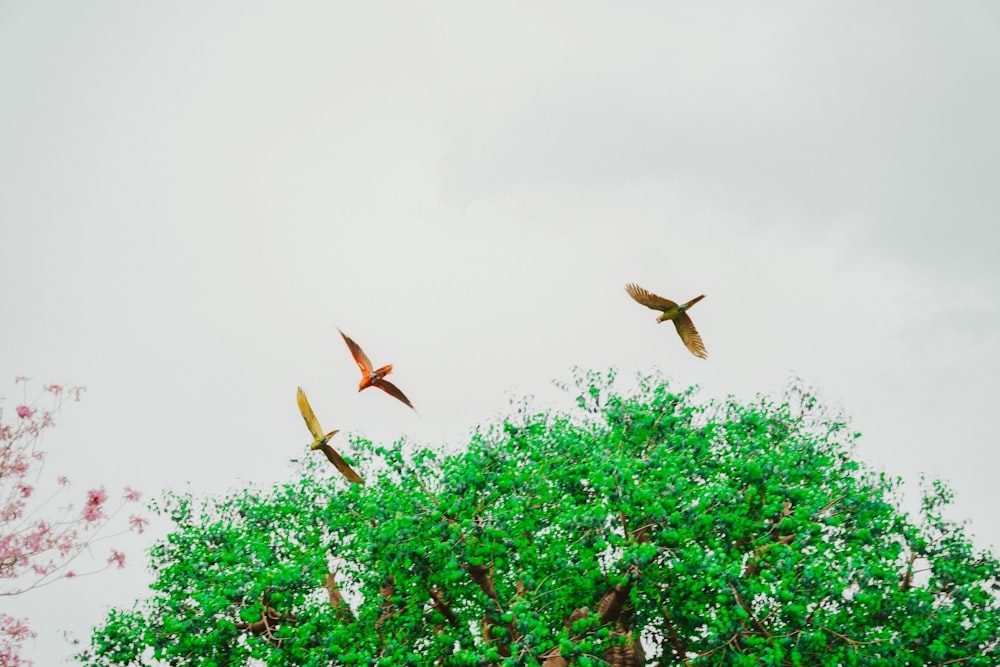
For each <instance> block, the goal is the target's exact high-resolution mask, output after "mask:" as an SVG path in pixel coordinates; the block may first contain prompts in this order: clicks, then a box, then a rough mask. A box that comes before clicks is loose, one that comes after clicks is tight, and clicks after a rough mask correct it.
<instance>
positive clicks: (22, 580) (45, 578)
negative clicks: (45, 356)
mask: <svg viewBox="0 0 1000 667" xmlns="http://www.w3.org/2000/svg"><path fill="white" fill-rule="evenodd" d="M14 382H15V385H17V384H21V385H23V391H24V393H25V394H26V393H27V384H28V378H25V377H18V378H15V381H14ZM83 391H84V388H83V387H63V386H62V385H57V384H50V385H48V386H46V387H44V392H45V395H47V396H48V398H49V399H50V407H48V408H43V407H40V406H38V405H37V401H36V402H31V401H28V400H27V397H26V396H25V398H24V400H23V402H22V403H20V404H19V405H17V406H16V408H15V410H14V419H13V420H10V419H8V418H7V415H5V414H4V411H3V405H2V403H0V596H5V595H21V594H24V593H27V592H28V591H30V590H32V589H34V588H38V587H40V586H45V585H48V584H50V583H53V582H55V581H57V580H59V579H62V578H66V577H70V578H72V577H76V576H82V575H86V574H93V573H94V572H96V571H97V570H103V569H106V568H108V567H111V566H112V565H117V566H118V567H119V568H120V567H123V566H124V565H125V554H123V553H122V552H121V551H118V550H117V549H111V550H110V555H109V556H108V558H107V562H106V563H105V564H104V565H103V566H101V567H98V568H97V570H90V571H86V572H81V571H78V570H73V569H70V566H71V565H72V563H73V562H74V560H75V559H76V558H77V556H79V555H80V554H81V553H82V552H83V551H84V550H85V549H88V548H89V547H91V546H92V545H93V544H94V543H95V542H96V540H97V537H98V534H99V533H100V531H101V530H102V529H103V528H105V527H106V526H107V525H108V524H109V523H110V522H111V521H112V519H113V518H114V517H115V515H116V514H117V513H118V511H120V510H121V509H122V506H123V505H124V504H125V503H128V502H134V501H137V500H138V499H139V494H138V492H136V491H134V490H132V489H129V488H126V490H125V493H124V496H123V498H122V501H121V504H120V505H119V506H118V508H117V509H111V510H110V511H109V507H108V503H107V500H108V494H107V491H105V489H104V488H103V487H102V488H96V489H91V490H89V491H88V492H87V493H86V494H85V495H84V497H83V503H82V506H81V508H80V509H79V510H77V509H76V508H74V506H73V505H72V504H70V505H67V506H64V507H62V508H60V509H59V510H57V511H56V512H54V513H53V512H49V513H46V512H45V510H47V509H48V508H49V506H50V505H51V503H52V502H53V501H54V500H55V498H56V497H58V496H59V495H60V494H61V492H62V491H65V490H66V489H67V488H69V486H70V482H69V479H68V478H66V477H59V478H58V479H57V480H45V479H43V478H42V473H43V469H44V462H45V452H43V451H42V450H40V449H39V447H38V445H39V442H40V440H41V438H42V436H43V434H44V432H45V431H47V430H48V429H50V428H52V427H53V426H55V413H57V412H58V411H59V408H60V407H62V405H63V403H64V402H65V401H66V400H67V399H68V398H70V397H73V398H74V399H75V400H76V401H79V400H80V395H81V394H82V393H83ZM46 481H50V482H54V483H55V485H56V487H57V490H56V492H55V493H54V494H52V495H51V496H50V497H49V498H47V499H39V497H38V493H37V490H38V485H39V483H40V482H42V483H43V484H44V483H45V482H46ZM146 524H147V520H146V519H144V518H143V517H141V516H137V515H134V514H133V515H132V516H131V517H130V518H129V525H130V526H131V528H132V529H133V530H137V531H139V532H142V530H143V529H144V528H145V526H146ZM111 537H113V536H111ZM102 539H103V538H102ZM33 636H34V632H32V630H31V628H30V626H28V624H27V622H26V620H25V619H20V618H14V617H12V616H9V615H7V614H3V613H0V665H5V666H6V665H10V666H12V667H13V666H16V665H26V664H31V663H30V661H27V660H24V659H23V658H21V657H20V656H21V649H22V646H23V643H24V640H25V639H27V638H29V637H33Z"/></svg>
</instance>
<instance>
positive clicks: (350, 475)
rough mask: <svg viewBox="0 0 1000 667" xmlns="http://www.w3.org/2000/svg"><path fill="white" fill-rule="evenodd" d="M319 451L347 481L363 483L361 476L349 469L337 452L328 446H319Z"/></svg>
mask: <svg viewBox="0 0 1000 667" xmlns="http://www.w3.org/2000/svg"><path fill="white" fill-rule="evenodd" d="M320 449H322V450H323V453H324V454H326V458H328V459H330V463H332V464H333V465H334V466H336V468H337V470H339V471H340V474H341V475H343V476H344V477H346V478H347V479H348V480H350V481H352V482H354V483H355V484H364V483H365V480H363V479H361V475H359V474H358V473H356V472H354V469H353V468H351V466H349V465H347V461H345V460H344V458H343V457H342V456H341V455H340V454H338V453H337V450H335V449H334V448H333V447H331V446H330V445H321V446H320Z"/></svg>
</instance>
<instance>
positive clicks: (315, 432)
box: [298, 387, 365, 484]
mask: <svg viewBox="0 0 1000 667" xmlns="http://www.w3.org/2000/svg"><path fill="white" fill-rule="evenodd" d="M298 400H299V412H301V413H302V418H303V419H305V420H306V427H307V428H308V429H309V432H310V433H312V437H313V442H312V444H311V445H309V449H311V450H317V449H319V450H321V451H322V452H323V453H324V454H326V458H328V459H330V463H332V464H333V465H334V466H336V468H337V470H339V471H340V474H342V475H343V476H344V477H346V478H347V479H348V480H350V481H352V482H354V483H355V484H364V483H365V480H363V479H361V475H359V474H358V473H356V472H354V470H353V469H352V468H351V466H349V465H347V461H345V460H344V458H343V457H342V456H341V455H340V454H338V453H337V451H336V450H335V449H334V448H333V447H331V446H330V445H329V444H328V443H329V442H330V439H331V438H332V437H333V436H334V435H336V434H337V433H339V432H340V429H336V430H333V431H330V432H329V433H327V434H325V435H324V434H323V429H322V428H320V425H319V420H318V419H316V415H315V414H313V411H312V408H311V407H310V406H309V399H307V398H306V393H305V392H304V391H302V387H299V394H298Z"/></svg>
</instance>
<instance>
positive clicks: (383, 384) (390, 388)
mask: <svg viewBox="0 0 1000 667" xmlns="http://www.w3.org/2000/svg"><path fill="white" fill-rule="evenodd" d="M375 386H376V387H378V388H379V389H381V390H382V391H384V392H385V393H387V394H389V395H390V396H392V397H394V398H398V399H399V400H401V401H402V402H403V403H406V404H407V405H408V406H410V407H411V408H413V409H414V410H416V408H414V407H413V403H410V399H408V398H407V397H406V394H404V393H403V392H401V391H400V390H399V387H397V386H396V385H394V384H393V383H391V382H389V381H388V380H379V381H378V382H376V383H375Z"/></svg>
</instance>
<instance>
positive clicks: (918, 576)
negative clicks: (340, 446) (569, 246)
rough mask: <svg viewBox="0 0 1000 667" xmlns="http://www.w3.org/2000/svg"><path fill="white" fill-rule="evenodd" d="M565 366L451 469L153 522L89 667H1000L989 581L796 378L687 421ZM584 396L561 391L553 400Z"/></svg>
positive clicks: (995, 571) (945, 496)
mask: <svg viewBox="0 0 1000 667" xmlns="http://www.w3.org/2000/svg"><path fill="white" fill-rule="evenodd" d="M615 387H616V385H615V383H614V382H613V373H608V374H599V373H594V372H587V373H579V374H578V377H577V380H576V383H575V389H576V390H577V391H578V393H579V396H578V398H577V407H576V408H575V409H573V410H570V411H559V410H533V409H531V408H530V407H529V404H528V403H527V402H525V403H522V404H519V405H517V406H514V408H513V409H512V410H511V411H510V414H508V415H507V416H506V417H505V418H503V419H502V420H498V423H496V424H492V425H489V426H483V427H481V428H480V429H478V430H477V431H476V432H475V433H474V434H473V435H472V436H471V437H470V441H469V443H468V445H467V446H466V447H465V448H463V449H462V451H458V452H450V453H449V452H445V451H435V450H433V449H431V448H417V447H412V446H411V445H410V444H409V443H407V442H406V441H401V442H397V443H395V444H394V445H392V446H389V447H381V446H377V445H376V444H374V443H372V442H369V441H366V440H364V439H361V438H353V439H352V440H351V444H352V450H353V452H355V457H354V461H355V462H356V463H357V466H358V467H357V469H358V470H359V472H361V473H362V475H363V476H364V477H365V479H366V481H367V484H366V485H365V486H358V485H353V484H349V483H347V482H346V481H345V480H344V479H343V478H342V477H341V476H340V475H339V474H337V473H336V472H335V471H333V469H332V468H329V467H328V466H327V464H326V463H325V461H324V460H322V459H317V458H316V457H306V458H305V459H304V460H302V461H301V462H300V464H299V465H300V470H299V474H298V475H297V477H296V478H295V479H294V481H291V482H289V483H286V484H281V485H278V486H275V487H273V488H270V489H264V490H261V489H243V490H240V491H236V492H233V493H231V494H229V495H226V496H224V497H218V498H211V499H207V500H198V499H195V498H192V497H190V496H185V495H171V496H169V497H167V498H166V499H164V500H163V501H162V502H161V503H160V504H159V506H158V509H159V511H161V512H163V513H165V514H167V515H169V517H170V518H171V520H172V521H173V524H174V528H173V531H172V532H171V533H170V534H169V536H168V537H167V538H166V539H165V540H163V541H162V542H160V543H159V544H157V545H156V546H155V547H154V548H153V549H152V551H151V561H150V563H151V567H152V570H153V572H154V574H155V582H154V584H153V585H152V595H151V596H150V597H149V598H148V599H146V600H141V601H139V602H137V603H136V604H135V605H134V606H133V607H131V608H127V609H116V610H113V611H111V612H110V614H109V615H108V617H107V619H106V620H105V621H104V623H103V624H102V625H101V626H100V627H98V628H97V629H96V630H95V631H94V633H93V636H92V638H91V645H90V647H89V649H88V650H87V651H85V652H84V653H82V654H81V655H80V656H78V657H79V658H80V660H81V661H82V662H83V663H84V664H87V665H94V666H97V665H101V666H106V665H153V664H164V663H165V664H170V665H200V666H204V667H208V666H211V665H218V666H222V665H236V664H266V665H273V666H291V665H303V666H305V665H355V664H363V665H439V664H440V665H503V666H508V665H511V666H512V665H545V666H546V667H559V666H560V665H567V664H573V665H605V664H607V665H612V666H614V667H631V666H633V665H643V664H650V665H653V664H655V665H663V666H666V665H691V666H695V665H924V664H936V665H945V664H956V665H963V666H969V667H973V666H976V667H992V666H994V665H997V664H1000V608H998V599H997V595H996V591H997V590H998V589H1000V565H998V563H997V560H996V559H995V558H994V557H993V556H992V555H990V554H989V553H978V552H976V551H975V549H974V548H973V547H972V545H971V543H970V540H969V539H968V537H967V535H966V534H965V532H964V530H963V527H962V526H961V525H959V524H956V523H954V522H951V521H949V520H948V519H946V518H945V516H944V509H945V507H946V506H947V504H948V503H949V501H950V493H949V491H948V489H947V488H946V487H945V486H944V485H943V484H941V483H933V484H930V485H927V487H926V489H925V495H924V499H923V506H922V511H921V513H920V516H918V517H909V516H907V515H906V514H905V513H904V512H902V511H901V510H900V508H899V504H898V503H899V500H898V496H899V485H900V482H899V480H898V479H895V478H892V477H890V476H887V475H886V474H884V473H880V472H877V471H874V470H871V469H869V468H868V467H866V466H864V465H862V464H860V463H859V462H858V461H857V459H856V457H855V456H854V451H853V450H854V439H855V438H856V434H853V433H852V432H851V431H850V429H849V428H848V427H847V425H846V424H845V422H844V421H843V420H842V419H840V418H838V417H837V416H836V415H832V414H830V413H829V412H828V411H827V410H825V409H824V407H823V406H822V405H821V404H820V402H819V401H818V400H817V399H816V398H815V397H814V396H813V395H812V394H811V393H810V391H808V390H807V389H806V388H804V387H802V386H801V385H800V384H797V383H793V384H791V385H790V386H789V388H788V389H787V390H786V391H785V393H784V395H783V396H782V397H781V398H779V399H771V398H766V397H759V398H757V399H755V400H753V401H749V402H740V401H737V400H734V399H731V400H728V401H722V402H707V403H706V402H699V401H697V400H696V397H695V394H694V392H693V390H683V391H674V390H673V389H672V388H671V387H670V386H669V384H668V383H667V382H666V381H664V380H662V379H660V378H657V377H645V378H641V379H640V381H639V382H638V387H637V389H634V390H632V391H628V392H626V391H619V390H617V389H616V388H615ZM568 388H569V389H573V388H574V387H568Z"/></svg>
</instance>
